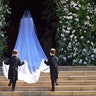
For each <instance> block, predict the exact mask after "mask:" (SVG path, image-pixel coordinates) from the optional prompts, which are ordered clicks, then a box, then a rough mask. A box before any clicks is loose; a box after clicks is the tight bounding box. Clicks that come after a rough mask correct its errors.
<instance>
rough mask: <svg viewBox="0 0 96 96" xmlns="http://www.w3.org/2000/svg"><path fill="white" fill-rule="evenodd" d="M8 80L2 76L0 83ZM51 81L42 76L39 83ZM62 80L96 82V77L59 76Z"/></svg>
mask: <svg viewBox="0 0 96 96" xmlns="http://www.w3.org/2000/svg"><path fill="white" fill-rule="evenodd" d="M2 80H8V79H6V78H5V77H4V76H0V81H2ZM45 80H50V76H40V78H39V81H45ZM60 80H96V75H87V76H59V81H60Z"/></svg>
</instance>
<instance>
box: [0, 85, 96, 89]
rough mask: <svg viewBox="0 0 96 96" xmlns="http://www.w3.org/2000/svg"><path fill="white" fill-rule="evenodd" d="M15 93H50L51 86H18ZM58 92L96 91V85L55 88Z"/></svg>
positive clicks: (3, 87)
mask: <svg viewBox="0 0 96 96" xmlns="http://www.w3.org/2000/svg"><path fill="white" fill-rule="evenodd" d="M15 89H16V90H15V91H48V90H49V91H50V90H51V84H50V85H49V86H46V85H43V86H16V88H15ZM55 90H56V91H82V90H83V91H88V90H89V91H92V90H94V91H96V85H64V86H61V85H58V86H55ZM0 91H11V87H9V86H0Z"/></svg>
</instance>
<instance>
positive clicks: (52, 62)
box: [44, 48, 59, 91]
mask: <svg viewBox="0 0 96 96" xmlns="http://www.w3.org/2000/svg"><path fill="white" fill-rule="evenodd" d="M55 54H56V50H55V49H54V48H51V49H50V56H49V58H48V61H44V62H45V63H46V65H49V66H50V78H51V84H52V91H55V84H56V85H58V61H59V60H58V57H57V56H56V55H55Z"/></svg>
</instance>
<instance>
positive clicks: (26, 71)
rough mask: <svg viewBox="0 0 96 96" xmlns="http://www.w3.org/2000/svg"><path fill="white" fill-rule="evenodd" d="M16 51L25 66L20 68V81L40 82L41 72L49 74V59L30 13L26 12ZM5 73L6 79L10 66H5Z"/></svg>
mask: <svg viewBox="0 0 96 96" xmlns="http://www.w3.org/2000/svg"><path fill="white" fill-rule="evenodd" d="M14 49H16V50H18V57H19V58H20V60H21V61H23V60H25V61H26V62H25V64H24V65H23V66H21V67H19V68H18V79H19V80H24V81H25V82H27V83H35V82H37V81H38V79H39V77H40V73H41V72H49V66H47V65H46V64H45V63H44V59H45V60H47V57H46V55H45V53H44V51H43V49H42V47H41V45H40V43H39V40H38V38H37V35H36V32H35V29H34V22H33V19H32V17H31V14H30V11H25V12H24V14H23V16H22V18H21V21H20V27H19V32H18V37H17V40H16V44H15V47H14ZM2 68H3V73H4V75H5V77H6V78H8V77H7V74H8V68H9V66H8V65H5V64H3V66H2Z"/></svg>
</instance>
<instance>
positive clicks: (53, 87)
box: [51, 79, 55, 91]
mask: <svg viewBox="0 0 96 96" xmlns="http://www.w3.org/2000/svg"><path fill="white" fill-rule="evenodd" d="M51 84H52V91H54V90H55V79H51Z"/></svg>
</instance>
